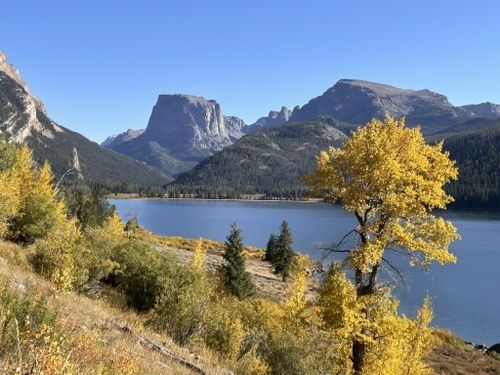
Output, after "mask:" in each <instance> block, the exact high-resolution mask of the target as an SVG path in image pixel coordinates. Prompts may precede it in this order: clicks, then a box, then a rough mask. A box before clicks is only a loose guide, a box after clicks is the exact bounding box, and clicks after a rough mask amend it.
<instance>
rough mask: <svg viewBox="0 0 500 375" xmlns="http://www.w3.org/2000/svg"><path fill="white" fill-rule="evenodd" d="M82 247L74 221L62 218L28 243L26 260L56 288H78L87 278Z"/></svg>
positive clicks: (85, 258) (84, 253)
mask: <svg viewBox="0 0 500 375" xmlns="http://www.w3.org/2000/svg"><path fill="white" fill-rule="evenodd" d="M86 250H87V249H86V248H85V247H84V244H83V243H82V237H81V233H80V231H79V230H78V228H77V226H76V222H75V221H66V222H64V223H63V224H61V225H59V226H58V227H57V228H55V229H54V230H53V231H52V232H50V233H49V234H48V236H47V237H46V238H43V239H39V240H37V241H36V242H35V243H34V244H33V245H32V246H31V248H30V256H29V261H30V263H31V265H32V266H33V268H34V269H35V271H36V272H37V273H39V274H40V275H42V276H44V277H46V278H47V279H49V280H50V281H52V282H53V283H54V284H55V285H56V286H57V287H58V288H59V289H62V290H73V289H79V287H80V286H81V285H83V284H85V282H86V280H87V278H88V269H87V264H86V262H87V261H88V257H87V255H86Z"/></svg>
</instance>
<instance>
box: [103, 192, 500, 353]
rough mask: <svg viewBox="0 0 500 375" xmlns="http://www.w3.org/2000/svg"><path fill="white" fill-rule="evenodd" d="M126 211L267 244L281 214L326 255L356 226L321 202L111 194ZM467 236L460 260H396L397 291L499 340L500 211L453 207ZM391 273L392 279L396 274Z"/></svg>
mask: <svg viewBox="0 0 500 375" xmlns="http://www.w3.org/2000/svg"><path fill="white" fill-rule="evenodd" d="M110 202H111V203H112V204H114V205H115V206H116V207H117V209H118V212H119V214H120V216H121V217H122V218H123V219H127V218H130V217H133V216H137V217H138V218H139V223H140V225H141V226H143V227H145V228H147V229H149V230H151V231H153V232H155V233H159V234H164V235H177V236H182V237H188V238H198V237H200V236H201V237H204V238H209V239H213V240H219V241H223V240H224V239H225V237H226V236H227V234H228V232H229V227H230V225H231V223H233V222H236V223H237V224H238V226H239V227H240V228H241V230H242V232H243V235H244V241H245V243H247V244H249V245H254V246H260V247H264V246H265V245H266V243H267V240H268V238H269V235H270V233H272V232H274V233H277V232H278V231H279V226H280V224H281V222H282V221H283V220H287V221H288V223H289V224H290V227H291V230H292V235H293V239H294V248H295V249H296V250H297V251H300V252H303V253H306V254H309V255H310V256H311V257H313V258H317V259H319V258H321V256H322V251H320V250H319V248H318V247H320V246H325V245H328V244H329V243H333V242H335V241H338V240H339V239H340V238H341V237H342V236H343V235H344V234H345V233H347V232H348V231H349V230H350V229H352V228H353V227H354V226H355V221H354V219H353V218H352V217H351V216H350V215H348V214H347V213H345V212H344V211H343V210H342V208H341V207H338V206H332V205H327V204H323V203H305V202H252V201H214V200H212V201H208V200H140V199H134V200H114V199H112V200H110ZM444 215H445V216H446V218H447V219H449V220H451V221H452V222H453V224H454V225H455V226H456V227H457V228H458V231H459V233H460V235H461V236H462V240H460V241H456V242H454V243H453V244H452V246H451V250H452V252H453V253H455V255H456V256H457V258H458V261H457V264H452V265H446V266H443V267H439V266H433V267H431V270H430V272H429V273H425V272H424V271H421V270H420V269H415V268H412V267H409V266H407V265H406V263H404V262H401V261H400V260H399V261H397V264H398V266H400V267H401V269H402V270H403V272H404V273H405V279H406V284H407V285H406V286H405V285H404V284H403V283H401V282H400V281H398V283H397V284H396V288H395V293H396V294H397V295H398V296H399V298H400V299H401V306H400V311H401V312H403V313H406V314H408V315H414V314H415V311H416V309H417V308H418V306H420V305H421V303H422V299H423V298H424V296H425V295H427V294H428V295H429V296H430V297H432V299H433V304H434V315H435V316H434V321H433V325H435V326H439V327H444V328H448V329H451V330H452V331H454V332H456V333H457V334H459V335H460V336H462V337H463V338H464V339H465V340H467V341H473V342H476V343H486V344H488V345H490V344H493V343H497V342H500V212H482V211H466V212H461V211H448V212H446V213H445V214H444ZM389 276H390V275H389V274H388V273H386V274H385V278H386V279H387V280H392V279H391V278H390V277H389Z"/></svg>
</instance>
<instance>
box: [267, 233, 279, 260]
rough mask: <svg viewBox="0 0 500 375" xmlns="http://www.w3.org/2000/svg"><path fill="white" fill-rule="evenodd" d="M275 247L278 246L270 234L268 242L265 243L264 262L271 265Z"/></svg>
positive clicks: (275, 239)
mask: <svg viewBox="0 0 500 375" xmlns="http://www.w3.org/2000/svg"><path fill="white" fill-rule="evenodd" d="M277 245H278V239H277V238H276V236H275V235H274V234H271V235H270V236H269V241H267V246H266V254H265V255H264V260H266V261H268V262H271V263H272V262H273V260H274V257H275V253H276V247H277Z"/></svg>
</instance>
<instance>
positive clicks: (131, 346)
mask: <svg viewBox="0 0 500 375" xmlns="http://www.w3.org/2000/svg"><path fill="white" fill-rule="evenodd" d="M0 249H1V250H0V254H1V255H0V257H1V259H0V276H3V277H5V278H6V279H7V280H9V281H10V282H11V284H12V285H14V286H17V287H18V288H19V289H20V290H24V288H25V287H26V286H27V285H31V286H33V287H35V288H36V291H37V292H38V293H39V294H40V295H42V296H45V297H46V298H47V301H48V303H49V306H50V307H52V308H53V309H54V310H55V311H57V313H58V316H59V321H60V323H61V325H62V326H63V327H65V330H66V331H67V332H70V333H71V335H72V336H73V337H75V338H77V339H76V343H77V346H76V348H75V350H74V351H73V353H72V356H73V361H74V362H76V363H82V366H83V367H85V363H86V362H87V363H88V361H89V360H91V361H95V360H98V359H99V356H102V355H105V356H106V357H108V359H109V357H111V358H113V359H114V360H116V361H126V362H127V363H129V364H131V365H134V366H136V367H137V368H139V369H140V370H139V373H141V374H192V373H193V372H192V371H191V370H189V369H187V368H186V367H184V366H183V365H180V364H178V363H176V362H174V361H171V360H169V359H168V358H166V357H164V356H162V355H160V354H159V353H157V352H155V351H152V350H150V349H149V348H147V347H144V346H143V345H141V343H140V341H139V340H138V339H137V337H135V336H134V335H131V334H130V333H127V332H125V331H123V330H122V329H120V327H130V328H131V329H132V330H133V331H134V332H137V333H139V334H141V335H143V336H145V337H148V338H149V339H150V340H153V341H154V342H157V343H159V344H161V345H163V346H166V347H168V349H169V350H171V351H172V352H173V353H174V354H175V355H176V356H178V357H181V358H184V359H186V360H188V361H190V362H193V363H195V364H196V365H198V366H200V367H201V368H203V369H204V370H206V371H207V373H209V374H220V373H224V370H222V369H220V368H219V367H218V366H217V364H218V363H220V362H219V358H217V357H216V356H215V355H213V354H212V353H210V352H208V351H206V352H203V357H201V356H199V355H197V354H195V353H192V352H191V351H190V350H189V349H187V348H182V347H179V346H178V345H177V344H175V343H174V342H173V341H172V340H171V339H170V338H169V337H168V336H164V335H159V334H157V333H155V332H152V331H151V330H149V329H148V328H147V327H145V326H144V325H143V321H144V318H145V317H144V316H140V315H138V314H136V313H134V312H132V311H123V310H120V309H117V308H114V307H112V306H110V305H109V304H107V303H105V302H104V301H100V300H94V299H90V298H87V297H85V296H82V295H79V294H76V293H68V292H65V293H61V292H58V291H57V290H56V289H55V288H53V286H52V285H51V284H50V283H49V282H48V281H46V280H45V279H43V278H41V277H39V276H37V275H35V274H33V273H32V272H30V271H29V270H27V269H26V268H24V267H19V266H16V265H12V263H10V262H9V261H8V260H7V259H6V258H4V256H5V255H6V254H8V252H7V249H8V250H9V251H10V250H12V249H16V250H17V251H24V249H22V248H19V247H17V246H15V245H11V244H7V243H5V242H1V241H0ZM78 343H79V344H78ZM97 348H98V349H99V350H98V351H97ZM86 373H87V372H86ZM88 373H89V374H90V373H92V372H90V371H89V372H88Z"/></svg>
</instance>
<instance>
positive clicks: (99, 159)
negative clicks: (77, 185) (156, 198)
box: [0, 53, 169, 186]
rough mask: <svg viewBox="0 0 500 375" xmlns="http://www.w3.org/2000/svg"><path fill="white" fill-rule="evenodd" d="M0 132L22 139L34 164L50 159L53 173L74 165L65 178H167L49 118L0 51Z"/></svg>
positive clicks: (107, 181)
mask: <svg viewBox="0 0 500 375" xmlns="http://www.w3.org/2000/svg"><path fill="white" fill-rule="evenodd" d="M0 134H1V135H3V136H5V137H7V138H8V139H10V140H12V141H14V142H26V143H27V144H28V145H29V146H30V147H31V149H32V150H33V154H34V157H35V160H36V161H37V162H38V163H43V162H44V161H45V160H48V161H49V162H50V163H51V165H52V168H53V171H54V174H55V175H56V177H60V176H62V175H63V174H64V172H66V171H67V170H68V169H70V168H74V169H75V170H74V171H73V173H72V175H69V176H68V177H67V179H65V181H71V179H72V178H73V179H81V178H83V179H84V181H85V182H88V183H91V182H93V183H99V184H104V185H107V186H116V185H118V184H134V185H162V184H165V183H167V182H168V181H169V179H168V177H166V176H165V175H163V174H162V173H161V172H160V171H158V170H155V169H153V168H151V167H148V166H146V165H145V164H144V163H140V162H137V161H135V160H133V159H130V158H128V157H126V156H124V155H121V154H118V153H116V152H113V151H110V150H106V149H103V148H102V147H100V146H99V145H98V144H97V143H94V142H91V141H90V140H88V139H86V138H85V137H83V136H81V135H80V134H78V133H75V132H73V131H71V130H69V129H66V128H64V127H62V126H60V125H58V124H56V123H55V122H54V121H52V120H51V119H50V118H49V117H48V115H47V113H46V111H45V109H44V107H43V104H42V103H41V102H40V101H39V100H38V99H36V98H35V97H33V96H32V95H31V94H30V92H29V90H28V87H27V86H26V84H25V83H24V81H23V80H22V78H21V77H20V76H19V73H18V71H17V70H16V69H15V68H13V67H12V65H10V64H9V63H8V62H7V61H6V59H5V55H3V54H1V53H0Z"/></svg>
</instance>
